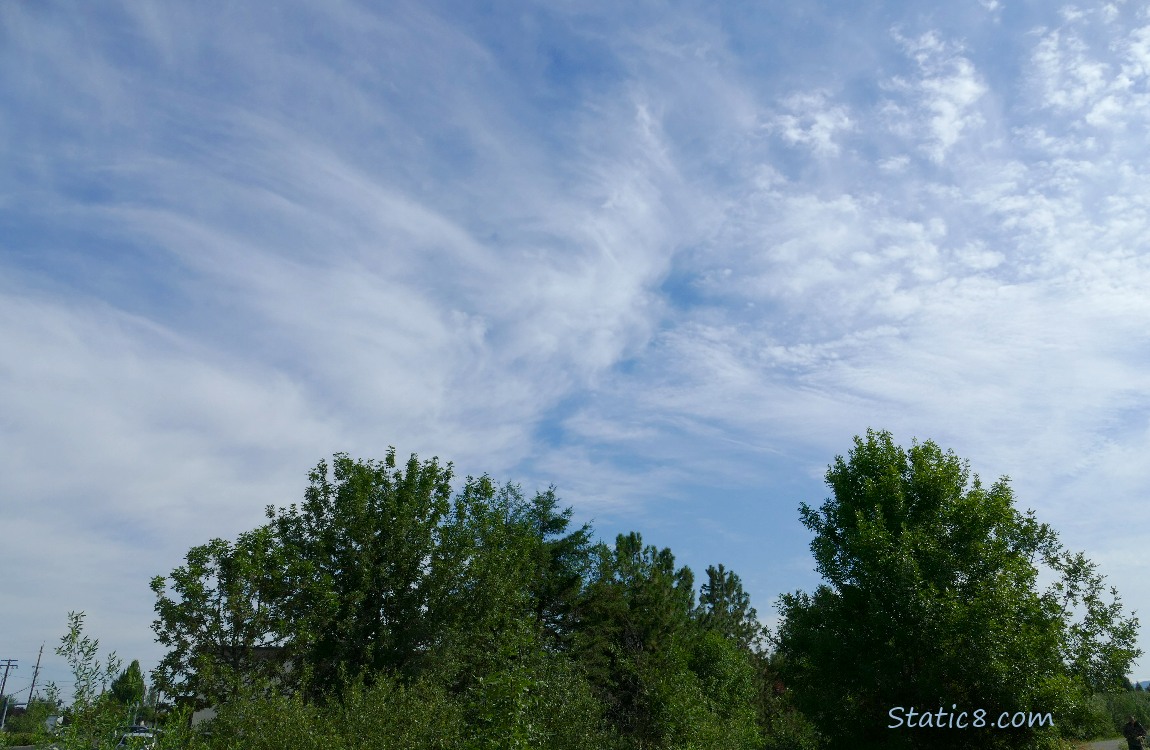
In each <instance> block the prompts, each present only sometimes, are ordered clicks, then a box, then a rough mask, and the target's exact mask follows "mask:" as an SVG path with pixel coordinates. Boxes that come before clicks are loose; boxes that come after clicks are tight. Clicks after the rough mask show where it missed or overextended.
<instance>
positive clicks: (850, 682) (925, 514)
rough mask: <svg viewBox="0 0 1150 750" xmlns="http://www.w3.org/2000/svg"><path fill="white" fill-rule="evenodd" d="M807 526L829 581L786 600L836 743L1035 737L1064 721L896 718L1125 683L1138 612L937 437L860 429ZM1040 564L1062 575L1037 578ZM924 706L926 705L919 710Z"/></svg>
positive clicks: (965, 742)
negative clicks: (961, 724) (1022, 724)
mask: <svg viewBox="0 0 1150 750" xmlns="http://www.w3.org/2000/svg"><path fill="white" fill-rule="evenodd" d="M826 480H827V484H828V485H829V486H830V488H831V491H832V495H833V496H832V497H831V498H828V499H827V500H826V501H825V502H824V503H823V504H822V506H821V507H820V508H818V509H814V508H811V507H810V506H808V505H806V504H803V505H802V506H801V515H802V520H803V523H804V525H806V526H807V528H808V529H810V530H811V531H812V532H813V533H814V540H813V541H812V543H811V550H812V552H813V554H814V557H815V562H816V566H817V569H818V571H819V573H820V574H821V575H822V577H823V579H824V580H825V583H824V584H823V585H821V586H819V587H818V588H817V589H816V591H815V592H814V593H813V594H806V593H802V592H798V593H794V594H788V595H784V596H783V597H781V600H780V610H781V614H782V624H781V626H780V631H779V636H778V645H779V650H780V655H781V657H782V658H783V660H784V661H783V663H784V664H785V671H784V679H785V681H786V682H787V683H788V685H790V686H792V687H793V688H794V690H795V693H796V698H797V701H798V704H799V706H800V708H802V709H803V710H804V711H805V712H806V713H807V714H808V715H809V716H810V717H812V719H814V721H815V722H816V724H817V725H818V726H819V728H820V729H821V730H822V732H823V733H824V734H825V735H826V736H827V737H828V738H830V739H831V740H838V741H847V740H850V741H851V742H852V743H855V744H856V745H858V746H866V747H900V746H906V747H981V748H987V747H1037V746H1040V745H1041V744H1042V743H1043V742H1051V741H1053V737H1054V735H1055V734H1056V731H1052V730H1050V729H1049V728H1046V729H1042V730H1039V729H1034V728H1026V729H1019V730H1010V731H990V730H988V729H983V730H978V729H974V728H971V729H967V730H965V731H958V730H951V731H946V730H942V731H940V730H937V729H933V730H929V729H921V728H909V727H907V726H906V725H905V724H906V718H905V715H903V716H902V718H903V721H904V724H903V725H902V726H901V727H900V728H891V725H892V724H894V723H895V718H896V717H895V715H892V714H891V713H890V712H891V711H892V709H895V708H896V707H903V708H904V709H908V708H911V707H914V708H916V710H917V711H919V712H922V711H937V710H938V709H940V708H942V709H946V710H948V711H949V710H950V709H951V707H952V706H954V707H955V708H956V710H958V711H962V710H967V711H973V710H975V709H985V710H986V711H987V713H988V715H989V716H990V717H992V718H993V717H997V716H999V715H1000V713H1001V712H1003V711H1006V712H1010V713H1011V714H1013V713H1014V712H1016V711H1026V712H1030V711H1033V712H1047V711H1049V712H1051V713H1052V716H1053V720H1054V722H1055V725H1056V727H1057V726H1062V727H1065V726H1066V725H1067V724H1073V723H1074V722H1075V721H1078V720H1082V717H1083V716H1085V715H1086V714H1088V713H1089V709H1088V707H1087V703H1088V702H1089V697H1090V693H1091V691H1092V690H1095V689H1099V688H1101V687H1104V686H1112V685H1121V680H1122V677H1123V675H1124V674H1125V671H1126V669H1127V668H1128V667H1129V665H1130V663H1131V661H1132V660H1133V659H1134V658H1136V656H1137V655H1138V653H1139V651H1138V650H1137V649H1136V648H1135V647H1134V638H1135V635H1136V628H1137V620H1136V619H1135V618H1133V617H1132V616H1131V617H1127V616H1125V615H1124V614H1123V612H1122V608H1121V605H1120V603H1119V601H1118V599H1117V597H1116V595H1115V594H1114V592H1113V591H1111V592H1110V593H1109V598H1108V596H1107V592H1106V591H1105V590H1104V589H1103V587H1102V579H1101V576H1099V575H1097V573H1096V572H1095V569H1094V567H1093V566H1092V565H1091V564H1090V563H1089V562H1088V561H1086V559H1085V558H1084V557H1082V556H1081V555H1074V554H1070V553H1068V552H1066V551H1065V550H1064V549H1063V548H1062V546H1061V545H1060V543H1059V542H1058V539H1057V536H1056V534H1055V533H1054V531H1053V530H1052V529H1051V528H1050V527H1049V526H1047V525H1045V524H1040V523H1039V522H1038V521H1036V520H1035V518H1034V514H1033V513H1032V512H1026V513H1023V512H1020V511H1018V510H1017V509H1016V508H1015V507H1014V497H1013V494H1012V492H1011V489H1010V486H1009V484H1008V481H1007V479H1006V478H1003V479H1001V480H999V481H998V482H996V483H994V484H993V485H992V486H991V487H989V488H987V487H984V486H983V485H982V484H981V482H980V481H979V479H978V477H977V475H975V476H973V477H972V475H971V473H970V469H969V465H968V463H967V462H964V461H962V460H960V459H959V458H958V457H956V456H955V455H954V453H953V452H944V451H942V450H941V449H940V448H939V447H938V446H937V445H936V444H934V443H933V442H929V441H928V442H925V443H921V444H920V443H915V444H914V445H913V446H912V447H911V448H910V449H909V450H904V449H902V448H900V447H899V446H897V445H895V443H894V441H893V439H892V437H891V435H890V433H888V432H874V431H868V432H867V435H866V438H865V439H862V438H857V437H856V438H855V442H854V448H853V449H852V450H851V452H850V455H849V457H848V458H847V459H843V457H841V456H840V457H837V458H836V459H835V461H834V463H832V465H831V466H830V468H829V469H828V471H827V475H826ZM1040 569H1046V570H1048V571H1050V573H1051V575H1052V576H1053V577H1054V578H1055V580H1056V582H1055V583H1054V584H1053V585H1052V586H1051V587H1049V588H1047V589H1046V590H1040V587H1039V585H1038V580H1039V573H1040ZM920 718H921V717H920Z"/></svg>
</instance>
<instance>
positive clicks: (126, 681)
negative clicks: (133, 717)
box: [111, 659, 144, 708]
mask: <svg viewBox="0 0 1150 750" xmlns="http://www.w3.org/2000/svg"><path fill="white" fill-rule="evenodd" d="M111 690H112V697H113V698H115V699H116V700H117V701H119V702H120V703H121V704H123V705H125V706H131V707H136V708H138V707H139V706H140V705H142V704H143V702H144V673H143V672H142V671H141V670H140V662H139V660H137V659H133V660H132V663H131V664H129V665H128V667H127V669H125V670H124V671H123V672H121V673H120V676H119V677H117V678H116V679H114V680H112V688H111Z"/></svg>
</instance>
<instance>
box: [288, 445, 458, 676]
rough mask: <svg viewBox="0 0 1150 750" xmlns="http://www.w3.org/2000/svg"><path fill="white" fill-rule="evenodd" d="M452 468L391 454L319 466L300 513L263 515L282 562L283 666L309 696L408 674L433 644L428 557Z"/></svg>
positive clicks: (446, 505)
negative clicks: (291, 664)
mask: <svg viewBox="0 0 1150 750" xmlns="http://www.w3.org/2000/svg"><path fill="white" fill-rule="evenodd" d="M451 477H452V467H451V464H447V465H446V466H442V465H440V463H439V460H438V459H436V458H433V459H431V460H429V461H424V462H420V461H419V458H418V457H417V456H416V455H415V454H412V455H411V457H410V458H409V459H408V461H407V463H406V464H405V465H404V466H402V467H401V466H399V465H398V464H397V462H396V457H395V449H394V448H390V449H388V452H387V455H386V457H385V458H384V460H383V461H358V460H353V459H351V458H349V457H348V456H347V455H346V454H336V456H335V458H334V460H333V461H332V465H331V467H330V469H329V467H328V465H327V463H326V462H323V461H321V462H320V463H319V465H317V466H316V468H315V469H314V470H313V471H312V472H311V473H310V475H309V479H310V485H309V487H308V488H307V491H306V493H305V496H304V502H303V504H302V505H300V506H299V507H297V506H295V505H294V504H293V505H292V506H290V507H289V508H287V509H286V510H285V509H281V510H279V511H275V510H273V509H271V508H269V509H268V515H269V518H271V520H272V523H273V525H274V528H275V533H276V535H277V538H278V539H279V541H280V543H281V544H282V545H283V551H284V555H285V560H286V580H287V581H288V583H289V590H288V592H287V595H286V597H285V599H284V612H285V617H286V627H287V628H288V629H289V631H290V632H287V633H285V635H286V636H288V637H289V645H290V649H289V650H290V653H291V658H292V659H293V660H294V661H296V663H298V664H299V665H300V666H301V668H302V671H303V672H305V673H306V674H305V675H304V679H305V680H306V681H307V683H308V685H307V689H308V693H309V695H311V696H320V695H324V694H330V695H338V694H339V693H340V692H341V691H342V690H343V688H344V687H345V686H347V685H350V684H354V683H357V682H360V681H364V682H366V683H369V684H370V683H371V682H372V681H373V680H374V679H375V677H376V676H377V675H380V674H398V675H400V676H403V677H405V678H410V677H413V676H415V675H417V674H418V673H419V672H420V670H421V668H422V662H423V660H424V659H425V658H426V656H427V654H428V652H429V650H430V649H431V647H432V645H433V644H434V642H435V617H434V612H433V609H434V601H433V594H434V591H435V585H436V581H435V576H434V572H433V568H434V567H435V554H436V549H437V544H438V538H439V528H440V524H441V522H442V520H443V519H444V517H445V516H446V515H447V513H448V512H449V509H450V501H451Z"/></svg>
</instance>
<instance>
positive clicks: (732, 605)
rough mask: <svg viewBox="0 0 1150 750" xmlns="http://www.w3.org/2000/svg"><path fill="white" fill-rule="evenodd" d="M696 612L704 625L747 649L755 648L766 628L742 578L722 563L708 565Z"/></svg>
mask: <svg viewBox="0 0 1150 750" xmlns="http://www.w3.org/2000/svg"><path fill="white" fill-rule="evenodd" d="M697 616H698V618H699V620H700V621H701V622H702V623H703V626H704V627H706V628H708V629H711V630H715V631H717V632H719V633H721V634H722V635H724V636H726V637H727V638H730V639H731V640H732V641H734V642H735V643H736V644H738V645H739V647H740V648H742V649H744V650H746V651H756V650H758V648H759V647H760V646H761V644H762V639H763V636H764V634H765V632H766V629H765V628H764V627H763V625H762V623H760V622H759V615H758V612H756V611H755V608H754V607H752V606H751V596H750V594H748V593H747V592H746V591H744V590H743V582H742V580H740V579H739V576H738V575H736V574H735V573H734V571H730V570H727V569H726V568H725V567H723V566H722V565H719V566H718V567H717V568H716V567H715V566H714V565H712V566H710V567H708V568H707V581H706V583H704V584H703V587H702V589H701V591H700V592H699V608H698V613H697Z"/></svg>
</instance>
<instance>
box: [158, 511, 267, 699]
mask: <svg viewBox="0 0 1150 750" xmlns="http://www.w3.org/2000/svg"><path fill="white" fill-rule="evenodd" d="M284 567H285V565H284V562H283V554H282V550H281V547H280V545H279V543H278V541H277V540H276V538H275V537H274V535H273V534H272V530H271V529H270V528H269V527H266V526H265V527H261V528H258V529H255V530H253V531H249V532H246V533H244V534H241V535H240V536H239V538H238V539H237V540H236V542H235V544H232V543H230V542H228V541H226V540H223V539H213V540H211V541H210V542H208V543H207V544H204V545H200V546H197V547H193V548H192V549H191V550H189V551H188V554H187V557H186V563H185V564H184V565H182V566H180V567H178V568H176V569H175V570H173V571H172V573H171V575H170V576H169V577H168V578H165V577H164V576H156V577H155V578H154V579H152V583H151V588H152V591H153V592H154V593H155V595H156V615H157V617H156V620H155V622H153V623H152V629H153V630H154V631H155V633H156V640H157V641H158V642H159V643H160V644H161V645H163V646H166V647H167V649H168V651H167V653H166V654H165V656H164V658H163V660H162V661H161V662H160V664H159V665H158V666H157V667H156V669H155V670H153V671H152V679H153V681H154V683H155V685H156V687H157V688H158V689H159V690H160V691H161V692H163V693H165V694H166V695H168V696H171V697H172V698H176V699H183V700H194V701H198V702H201V704H202V702H207V703H209V704H210V703H214V702H218V701H221V700H224V699H226V698H227V697H230V696H234V695H237V694H238V692H239V690H240V688H241V686H243V685H248V684H252V683H259V684H269V683H274V682H277V681H279V680H280V679H281V678H282V676H283V669H282V659H281V658H279V647H280V646H282V644H283V642H284V639H283V637H282V634H281V630H282V628H281V622H282V618H281V613H280V609H279V608H280V605H281V602H282V601H283V599H284V596H285V591H286V589H285V585H286V583H285V580H284V576H283V569H284ZM169 594H172V595H173V596H169Z"/></svg>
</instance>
